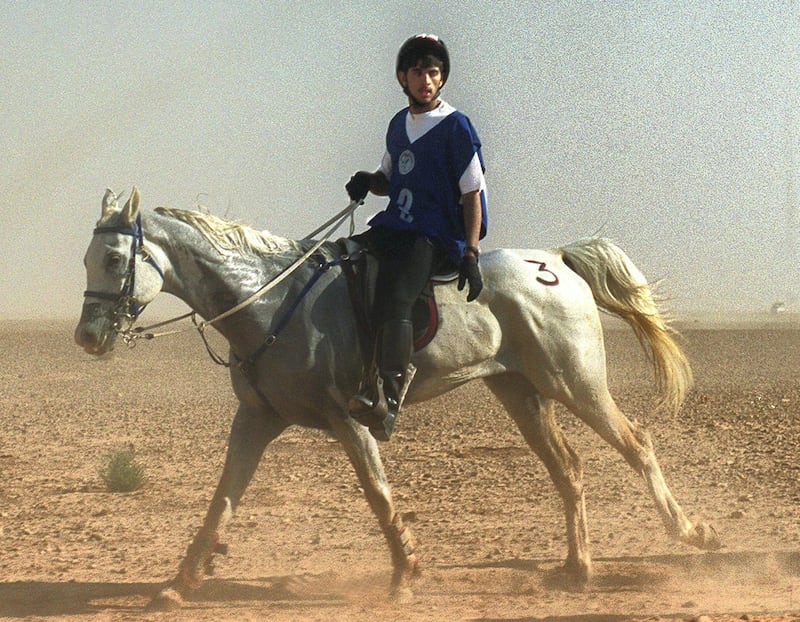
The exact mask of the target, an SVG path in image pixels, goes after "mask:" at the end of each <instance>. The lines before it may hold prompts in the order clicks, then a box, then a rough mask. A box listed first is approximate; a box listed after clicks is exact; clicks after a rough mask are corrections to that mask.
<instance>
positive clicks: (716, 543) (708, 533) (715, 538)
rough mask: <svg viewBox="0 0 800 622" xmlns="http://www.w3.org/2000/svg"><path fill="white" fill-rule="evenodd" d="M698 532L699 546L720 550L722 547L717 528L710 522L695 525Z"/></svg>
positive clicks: (710, 549) (708, 549) (709, 549)
mask: <svg viewBox="0 0 800 622" xmlns="http://www.w3.org/2000/svg"><path fill="white" fill-rule="evenodd" d="M694 530H695V533H696V534H697V547H698V548H700V549H703V550H704V551H718V550H720V549H721V548H722V546H723V545H722V541H721V540H720V539H719V535H718V534H717V530H716V529H714V527H713V526H712V525H709V524H708V523H698V524H696V525H695V526H694Z"/></svg>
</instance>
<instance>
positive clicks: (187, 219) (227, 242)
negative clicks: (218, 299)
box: [155, 207, 302, 255]
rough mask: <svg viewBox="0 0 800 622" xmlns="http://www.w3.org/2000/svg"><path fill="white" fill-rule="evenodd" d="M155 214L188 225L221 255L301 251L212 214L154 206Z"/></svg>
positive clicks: (287, 242)
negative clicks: (234, 252)
mask: <svg viewBox="0 0 800 622" xmlns="http://www.w3.org/2000/svg"><path fill="white" fill-rule="evenodd" d="M155 211H156V212H158V213H159V214H163V215H165V216H169V217H171V218H175V219H177V220H180V221H181V222H184V223H186V224H187V225H191V226H192V227H194V228H195V229H197V231H198V232H200V234H201V235H202V236H203V237H204V238H206V239H207V240H208V241H209V243H211V245H212V246H213V247H214V248H215V249H217V251H219V252H220V253H224V252H226V251H238V252H239V253H250V254H269V255H274V254H279V253H285V252H294V251H300V250H302V248H301V245H300V244H298V243H297V242H295V241H294V240H288V239H286V238H281V237H278V236H274V235H272V234H270V233H269V231H257V230H256V229H253V228H252V227H249V226H247V225H242V224H240V223H236V222H232V221H229V220H225V219H224V218H220V217H219V216H213V215H212V214H205V213H203V212H198V211H195V210H183V209H177V208H174V207H157V208H156V210H155Z"/></svg>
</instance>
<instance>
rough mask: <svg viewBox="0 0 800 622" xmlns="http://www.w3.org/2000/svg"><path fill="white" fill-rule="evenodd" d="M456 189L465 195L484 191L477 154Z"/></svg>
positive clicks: (484, 183) (483, 180) (484, 185)
mask: <svg viewBox="0 0 800 622" xmlns="http://www.w3.org/2000/svg"><path fill="white" fill-rule="evenodd" d="M390 162H391V161H390ZM458 188H459V190H461V194H467V193H468V192H473V191H475V190H483V191H484V192H485V191H486V179H484V177H483V170H482V168H481V161H480V159H479V158H478V154H477V153H476V154H475V155H473V156H472V160H470V163H469V166H467V169H466V170H465V171H464V174H463V175H462V176H461V179H459V180H458Z"/></svg>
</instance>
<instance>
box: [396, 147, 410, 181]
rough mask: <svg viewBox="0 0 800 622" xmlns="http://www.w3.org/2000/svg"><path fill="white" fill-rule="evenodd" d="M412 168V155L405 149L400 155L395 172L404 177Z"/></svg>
mask: <svg viewBox="0 0 800 622" xmlns="http://www.w3.org/2000/svg"><path fill="white" fill-rule="evenodd" d="M413 168H414V153H413V152H412V151H409V150H408V149H406V150H405V151H404V152H403V153H401V154H400V161H399V162H398V163H397V170H398V171H400V174H401V175H406V174H408V173H410V172H411V170H412V169H413Z"/></svg>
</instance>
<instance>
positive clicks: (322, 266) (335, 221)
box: [86, 201, 361, 367]
mask: <svg viewBox="0 0 800 622" xmlns="http://www.w3.org/2000/svg"><path fill="white" fill-rule="evenodd" d="M360 205H361V202H360V201H351V202H350V204H349V205H348V206H347V207H346V208H345V209H343V210H342V211H341V212H339V213H338V214H336V215H335V216H333V217H332V218H330V219H329V220H328V221H327V222H325V223H324V224H323V225H321V226H320V227H318V228H317V229H315V230H314V231H312V232H311V233H310V234H308V235H307V236H306V237H305V238H303V239H304V240H308V239H309V238H312V237H314V236H315V235H316V234H317V233H319V232H320V231H322V230H323V229H325V228H326V227H328V226H329V225H331V224H332V226H331V228H330V229H329V230H328V231H327V232H326V233H325V235H324V236H323V237H322V238H321V239H320V240H318V241H317V242H315V243H314V244H313V245H312V246H311V248H309V249H308V250H307V251H306V252H305V253H303V255H301V256H300V257H299V258H298V259H296V260H295V261H294V262H293V263H292V264H291V265H289V266H288V267H287V268H286V269H284V270H283V271H282V272H280V273H279V274H278V275H277V276H276V277H275V278H274V279H272V280H271V281H268V282H267V283H265V284H264V285H263V286H262V287H260V288H259V289H257V290H256V291H255V292H254V293H253V294H251V295H250V296H249V297H247V298H246V299H244V300H243V301H242V302H240V303H238V304H237V305H235V306H234V307H231V308H230V309H228V310H227V311H224V312H223V313H220V314H219V315H217V316H215V317H213V318H211V319H210V320H203V321H200V322H198V321H197V320H196V316H197V314H196V313H195V312H194V311H191V312H189V313H186V314H184V315H181V316H178V317H175V318H172V319H169V320H165V321H163V322H158V323H157V324H152V325H150V326H144V327H142V326H139V327H136V328H133V322H135V321H136V318H137V317H138V315H139V314H140V313H141V311H142V310H144V307H142V308H141V309H140V310H139V312H138V313H137V314H136V315H135V316H133V317H132V319H131V320H130V325H129V327H128V328H127V329H121V328H120V329H119V332H120V334H121V335H122V338H123V340H124V341H125V343H126V344H127V345H128V346H129V347H133V346H135V345H136V340H137V339H140V338H144V339H148V340H150V339H155V338H156V337H162V336H166V335H174V334H177V333H182V332H185V331H186V330H189V329H188V328H187V329H180V330H173V331H166V332H161V333H152V332H147V331H151V330H152V329H154V328H160V327H161V326H165V325H167V324H172V323H174V322H178V321H180V320H183V319H186V318H188V317H191V318H192V323H193V324H194V327H195V328H196V329H197V332H198V333H199V334H200V337H201V338H202V339H203V343H204V345H205V347H206V351H207V352H208V354H209V356H210V357H211V360H212V361H213V362H214V363H216V364H218V365H223V366H225V367H229V366H230V362H227V361H225V360H224V359H223V358H222V357H221V356H219V355H218V354H217V353H216V352H214V350H213V349H212V347H211V344H209V342H208V338H207V337H206V334H205V329H206V328H207V327H208V326H211V325H213V324H215V323H216V322H219V321H221V320H223V319H225V318H227V317H230V316H231V315H233V314H234V313H237V312H238V311H241V310H242V309H244V308H245V307H247V306H249V305H251V304H252V303H253V302H255V301H256V300H258V299H259V298H261V297H262V296H263V295H264V294H266V293H267V292H268V291H270V290H271V289H273V288H275V287H276V286H277V285H278V284H280V283H281V282H282V281H284V280H285V279H287V278H288V277H289V276H291V274H292V273H293V272H294V271H295V270H297V269H298V268H299V267H300V266H302V265H303V264H304V263H305V262H306V261H307V260H308V259H309V258H311V257H312V256H314V255H315V254H316V255H317V269H316V271H315V272H314V274H313V275H312V277H311V279H310V280H309V282H308V283H307V284H306V285H305V287H304V288H303V290H302V291H301V292H300V294H299V295H298V298H297V299H296V300H295V301H294V303H293V304H292V306H291V307H290V308H289V310H288V311H287V313H286V314H285V315H284V316H283V317H282V318H281V319H280V320H279V321H278V323H277V325H276V329H275V330H274V331H273V332H272V333H271V334H270V335H269V336H268V337H267V338H266V339H265V340H264V342H263V343H262V344H261V346H260V347H259V348H258V350H257V351H256V353H254V355H251V356H250V357H249V358H248V359H247V361H248V362H250V363H251V364H252V363H253V362H255V360H256V359H257V358H258V356H260V355H261V354H262V353H263V352H264V351H265V350H266V349H267V348H268V347H269V346H271V345H272V344H274V343H275V341H276V340H277V338H278V333H279V332H280V331H281V330H283V328H284V327H285V326H286V324H288V322H289V319H290V318H291V316H292V315H293V314H294V312H295V311H296V310H297V307H298V306H299V305H300V302H301V301H302V299H303V298H304V297H305V296H306V294H308V292H309V291H310V290H311V288H312V287H313V285H314V284H315V283H316V282H317V280H318V279H319V278H320V277H321V276H322V274H323V273H324V272H325V271H327V270H328V269H330V268H331V267H332V266H334V265H339V264H340V263H342V262H344V261H348V260H350V259H352V258H353V257H352V256H348V255H344V256H341V257H338V258H336V259H334V260H331V261H324V257H322V254H321V253H317V251H318V250H319V249H320V248H321V247H322V246H323V244H325V242H327V241H328V239H329V238H330V237H331V236H332V235H333V233H334V232H335V231H336V230H337V229H338V228H339V227H340V226H341V225H342V223H343V222H344V221H345V220H346V219H347V218H350V235H352V234H353V230H354V223H353V213H354V212H355V210H356V209H357V208H358V207H359V206H360ZM137 223H138V231H139V233H138V237H139V239H140V240H141V239H142V228H141V220H140V217H137ZM98 229H100V228H98ZM106 230H108V231H111V230H114V231H116V232H118V233H125V234H128V235H131V234H132V233H131V230H130V229H125V228H123V227H120V228H115V227H108V228H107V229H106ZM102 232H103V231H98V230H97V229H95V233H102ZM132 252H133V250H132ZM158 270H159V274H161V275H162V278H163V273H162V272H161V269H160V268H159V269H158ZM130 290H131V292H132V291H133V288H132V286H131V288H130ZM97 293H98V292H94V293H92V295H93V296H96V295H97ZM86 295H88V292H87V294H86ZM96 297H105V298H106V299H114V298H113V297H112V295H110V294H103V295H102V296H96Z"/></svg>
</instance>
